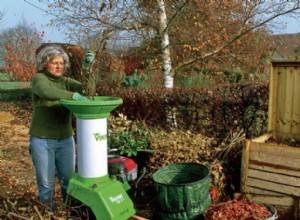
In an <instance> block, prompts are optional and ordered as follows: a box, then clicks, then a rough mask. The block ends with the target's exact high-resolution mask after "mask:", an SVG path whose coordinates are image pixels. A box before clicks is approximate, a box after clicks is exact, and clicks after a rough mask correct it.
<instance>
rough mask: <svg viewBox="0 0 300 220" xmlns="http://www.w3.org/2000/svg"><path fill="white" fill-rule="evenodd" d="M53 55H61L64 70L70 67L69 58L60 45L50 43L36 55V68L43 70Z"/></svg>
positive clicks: (39, 70)
mask: <svg viewBox="0 0 300 220" xmlns="http://www.w3.org/2000/svg"><path fill="white" fill-rule="evenodd" d="M54 57H62V58H63V59H64V64H65V65H64V71H65V70H66V69H68V68H69V67H70V60H69V56H68V54H67V53H66V52H65V51H64V49H63V48H62V47H61V46H58V45H51V46H46V47H44V48H43V49H42V50H40V52H38V54H37V55H36V68H37V71H38V72H42V71H44V70H45V67H46V64H48V63H49V62H50V61H51V60H52V59H53V58H54Z"/></svg>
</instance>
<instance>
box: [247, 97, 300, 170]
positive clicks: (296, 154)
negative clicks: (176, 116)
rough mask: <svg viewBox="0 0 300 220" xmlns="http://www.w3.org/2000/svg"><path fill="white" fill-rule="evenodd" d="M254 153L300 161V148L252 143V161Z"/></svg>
mask: <svg viewBox="0 0 300 220" xmlns="http://www.w3.org/2000/svg"><path fill="white" fill-rule="evenodd" d="M299 98H300V97H299ZM252 152H257V153H261V152H263V153H267V154H269V155H270V156H271V155H275V156H279V157H284V158H285V159H286V158H295V159H300V148H297V147H290V146H286V145H278V144H270V143H257V142H251V147H250V159H251V153H252ZM299 165H300V163H299Z"/></svg>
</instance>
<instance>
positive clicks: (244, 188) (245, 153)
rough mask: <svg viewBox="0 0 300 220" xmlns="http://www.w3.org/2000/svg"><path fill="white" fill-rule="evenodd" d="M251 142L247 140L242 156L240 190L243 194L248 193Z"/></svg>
mask: <svg viewBox="0 0 300 220" xmlns="http://www.w3.org/2000/svg"><path fill="white" fill-rule="evenodd" d="M250 145H251V141H250V140H246V141H245V145H244V148H243V154H242V166H241V184H240V188H241V191H242V192H243V193H247V178H248V173H247V172H248V164H249V149H250Z"/></svg>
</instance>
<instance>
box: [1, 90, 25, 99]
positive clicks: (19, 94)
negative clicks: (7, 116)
mask: <svg viewBox="0 0 300 220" xmlns="http://www.w3.org/2000/svg"><path fill="white" fill-rule="evenodd" d="M20 99H21V100H24V99H31V88H19V89H8V90H6V89H0V101H8V100H11V101H13V100H20Z"/></svg>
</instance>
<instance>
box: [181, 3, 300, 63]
mask: <svg viewBox="0 0 300 220" xmlns="http://www.w3.org/2000/svg"><path fill="white" fill-rule="evenodd" d="M298 9H300V5H299V1H298V3H297V5H296V6H295V7H293V8H291V9H289V10H287V11H283V12H280V13H278V14H275V15H273V16H271V17H270V18H268V19H266V20H264V21H262V22H260V23H258V24H257V25H254V26H253V27H250V28H248V29H246V30H244V31H243V29H244V28H245V25H246V24H247V22H248V20H249V18H250V17H248V18H247V19H245V21H244V22H243V25H242V27H241V28H240V29H239V30H238V31H237V34H235V35H234V36H233V37H232V38H231V39H230V40H229V41H227V42H225V43H224V44H222V45H221V46H219V47H217V48H216V49H215V50H213V51H212V52H209V53H206V54H204V55H203V56H201V57H197V58H195V59H193V60H190V61H187V62H185V63H183V64H181V65H179V66H178V67H177V68H179V69H180V68H183V67H186V66H189V65H192V64H193V63H196V62H199V61H204V60H206V59H208V58H210V57H212V56H214V55H215V54H217V53H219V52H220V51H222V50H223V49H224V48H226V47H228V46H230V45H231V44H232V43H233V42H235V41H236V40H238V39H240V38H241V37H243V36H244V35H246V34H248V33H249V32H251V31H253V30H255V29H257V28H259V27H261V26H263V25H264V24H266V23H268V22H270V21H272V20H274V19H275V18H278V17H280V16H283V15H286V14H289V13H291V12H293V11H296V10H298Z"/></svg>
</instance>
